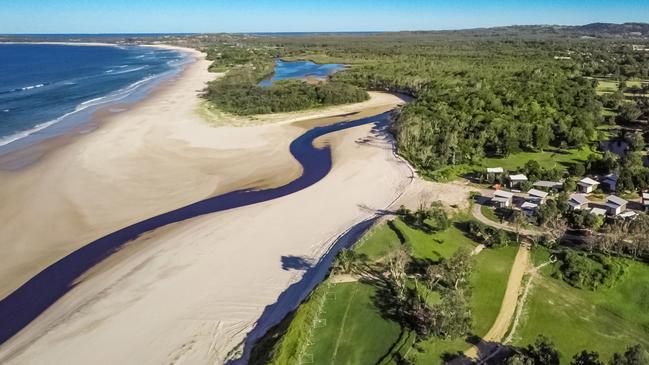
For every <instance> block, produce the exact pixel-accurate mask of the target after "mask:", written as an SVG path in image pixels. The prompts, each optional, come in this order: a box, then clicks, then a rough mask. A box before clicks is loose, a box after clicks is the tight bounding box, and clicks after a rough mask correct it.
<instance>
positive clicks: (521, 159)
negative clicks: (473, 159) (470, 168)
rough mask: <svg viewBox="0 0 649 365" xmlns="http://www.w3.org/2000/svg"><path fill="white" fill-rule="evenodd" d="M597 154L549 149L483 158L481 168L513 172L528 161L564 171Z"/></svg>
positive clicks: (590, 151) (584, 150)
mask: <svg viewBox="0 0 649 365" xmlns="http://www.w3.org/2000/svg"><path fill="white" fill-rule="evenodd" d="M593 153H597V152H596V151H593V150H592V149H591V148H590V147H588V146H586V147H584V148H582V149H571V150H566V151H560V150H558V149H549V150H547V151H544V152H519V153H514V154H512V155H510V156H508V157H505V158H492V157H490V158H485V159H484V160H483V162H482V167H483V168H486V167H498V166H499V167H502V168H504V169H505V170H508V171H510V172H514V171H517V170H519V169H520V168H521V167H523V166H524V165H525V163H526V162H527V161H529V160H536V161H538V162H539V163H540V164H541V166H542V167H544V168H552V167H559V168H562V169H564V170H565V169H566V167H567V166H566V165H569V164H572V163H575V162H585V161H586V159H587V158H588V156H589V155H591V154H593Z"/></svg>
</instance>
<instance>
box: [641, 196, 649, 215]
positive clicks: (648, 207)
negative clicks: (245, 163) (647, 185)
mask: <svg viewBox="0 0 649 365" xmlns="http://www.w3.org/2000/svg"><path fill="white" fill-rule="evenodd" d="M642 206H643V207H644V210H645V212H649V193H642Z"/></svg>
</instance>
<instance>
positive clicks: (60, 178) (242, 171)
mask: <svg viewBox="0 0 649 365" xmlns="http://www.w3.org/2000/svg"><path fill="white" fill-rule="evenodd" d="M196 52H198V51H196ZM209 64H210V62H209V61H206V60H205V59H204V58H202V57H199V58H198V59H197V61H196V62H194V63H192V64H190V65H188V66H187V69H186V70H185V71H184V72H183V74H182V77H178V78H176V79H174V80H173V81H170V83H169V85H168V87H165V88H160V89H159V90H158V91H156V93H155V94H152V95H151V96H150V97H148V98H146V99H145V100H143V101H141V102H139V103H136V105H134V106H133V107H132V108H130V109H129V110H128V111H126V112H123V113H117V114H111V115H110V116H108V117H107V118H105V119H102V120H97V122H98V128H97V129H96V130H94V131H93V132H92V133H87V134H85V135H83V136H82V138H73V139H71V140H69V141H61V145H60V146H56V148H55V149H54V150H52V151H51V153H48V154H47V155H45V157H44V158H41V159H40V160H38V161H37V162H35V163H32V164H30V165H29V166H26V167H23V168H20V169H17V170H13V171H2V170H0V179H2V181H3V183H4V184H5V186H4V188H3V190H2V191H0V200H2V201H3V202H5V203H4V204H3V207H1V208H0V219H2V220H3V222H5V224H4V225H3V226H1V227H0V236H2V237H6V240H3V242H0V245H1V246H0V247H1V248H3V251H4V252H5V253H6V256H5V259H6V262H8V263H9V264H8V265H3V266H2V267H0V278H2V281H0V297H5V296H6V295H7V294H8V293H10V292H12V291H13V290H15V288H17V287H18V286H20V285H21V284H22V283H24V282H26V281H27V280H29V279H30V278H32V277H34V275H36V274H37V273H38V272H40V271H42V270H43V268H45V267H48V266H49V265H50V264H51V263H53V262H56V261H58V260H59V259H61V258H62V257H65V256H67V255H69V254H70V252H73V251H75V250H76V249H78V248H79V247H80V246H81V245H84V244H85V243H87V242H92V241H94V240H96V239H97V238H99V237H103V236H105V235H107V234H109V233H111V232H114V231H116V230H118V229H120V228H122V227H126V226H129V225H131V224H133V223H136V222H140V221H142V220H145V219H147V218H149V217H152V216H156V215H158V214H161V213H164V212H167V211H172V210H174V209H177V208H178V207H182V206H185V205H187V204H190V203H193V202H195V201H199V200H202V199H205V198H206V197H209V196H213V195H218V194H220V193H224V192H227V191H231V190H235V189H245V188H254V189H259V188H264V187H273V186H278V185H281V184H283V183H285V182H286V181H290V180H293V179H294V178H295V177H297V176H299V175H300V174H301V167H300V166H299V165H298V163H297V162H296V161H295V160H294V158H293V156H292V155H291V154H290V152H289V144H290V142H291V141H292V140H293V139H294V138H296V137H297V136H298V135H300V134H302V133H304V131H305V129H307V128H311V127H313V126H317V125H326V124H331V123H335V122H339V121H342V120H349V119H359V118H362V116H363V115H366V114H378V113H379V112H381V111H387V110H391V109H393V108H394V107H395V106H397V105H399V104H400V103H402V101H401V99H399V98H397V97H396V96H392V95H389V94H380V93H374V94H372V95H373V98H372V99H371V100H370V101H368V102H364V103H359V104H353V105H345V106H340V107H337V108H331V109H328V110H327V111H326V112H323V111H322V110H320V111H317V112H313V111H308V112H304V113H301V114H299V115H298V114H297V113H292V114H291V115H287V114H283V115H282V114H280V115H275V116H273V118H270V120H267V121H265V123H263V124H257V125H252V126H250V125H248V126H245V127H235V126H232V125H228V124H227V121H226V123H223V124H224V125H221V126H218V127H215V126H214V125H213V124H212V125H211V124H210V123H208V122H206V121H205V120H203V119H202V118H201V117H200V116H199V115H198V113H197V112H196V110H197V108H198V107H199V104H200V102H201V99H200V98H199V94H200V91H201V90H202V89H203V87H204V85H205V83H206V82H208V81H210V80H212V79H213V78H215V77H218V75H217V74H212V73H209V72H208V71H207V68H208V66H209ZM296 120H302V122H299V123H295V121H296ZM217 124H218V123H217ZM374 133H375V132H374V131H373V129H372V128H370V127H369V126H364V127H355V128H352V129H350V130H348V131H344V132H337V133H335V134H334V135H332V136H327V137H324V138H320V139H318V140H317V141H316V146H322V145H324V144H326V145H330V146H332V161H333V168H332V171H331V172H330V173H329V175H327V176H326V177H325V178H324V179H323V180H322V181H320V182H318V183H316V184H315V185H313V186H311V187H309V188H308V189H305V190H303V191H301V192H299V193H296V194H291V195H288V196H285V197H282V198H281V199H276V200H275V201H273V202H266V203H259V204H255V205H254V206H248V207H243V208H238V209H234V210H232V211H228V212H219V213H213V214H209V215H207V216H203V217H198V218H194V219H190V220H188V221H183V222H179V223H175V224H172V225H170V226H165V227H163V228H160V229H158V230H156V231H154V232H151V233H147V234H145V235H143V236H142V237H139V238H137V239H136V240H134V241H132V242H130V243H128V244H127V245H126V246H125V247H124V248H122V249H121V250H119V251H118V252H116V253H114V254H112V255H111V256H110V257H108V259H107V260H104V261H102V262H100V263H99V264H98V265H96V267H93V268H92V269H91V270H89V271H88V272H87V273H86V274H84V276H83V277H82V278H80V279H79V280H78V282H76V283H75V288H73V289H72V291H71V292H70V293H68V294H66V295H65V296H64V297H63V298H61V299H60V300H59V301H57V302H56V303H54V305H53V306H52V307H50V308H49V309H47V310H46V311H45V312H44V313H43V314H42V315H41V316H39V317H38V318H37V319H36V320H35V321H34V322H32V324H30V325H29V326H28V327H27V328H26V329H24V330H23V331H21V332H20V333H19V334H18V335H17V336H14V338H12V339H11V340H9V341H8V342H6V343H5V344H3V345H2V346H0V358H7V359H9V358H11V359H14V356H16V357H15V359H16V360H15V361H17V362H18V363H20V362H21V360H20V359H21V358H22V359H23V360H25V359H31V360H33V361H27V362H30V363H40V362H48V361H59V362H62V363H75V361H79V363H82V362H83V359H84V357H83V356H75V355H78V354H72V353H70V352H69V351H67V350H65V349H61V348H58V347H57V346H55V345H54V344H55V343H60V342H58V341H57V340H53V339H51V338H50V337H49V335H50V334H54V335H55V333H56V332H57V331H61V330H62V331H63V333H65V334H64V337H65V338H67V340H66V341H64V342H65V343H68V342H67V341H72V342H71V343H76V342H77V341H80V342H79V344H80V345H81V346H80V347H78V348H79V351H88V354H89V356H92V355H91V354H96V353H97V351H101V349H100V348H97V347H94V346H104V345H105V344H106V343H111V344H115V345H116V348H115V353H114V354H113V356H114V357H115V358H114V360H115V362H123V361H121V360H124V361H127V360H128V361H127V362H135V361H136V360H134V359H133V358H131V357H128V358H122V357H121V356H127V354H130V353H136V355H137V357H138V360H141V361H142V362H143V363H160V362H165V361H166V360H164V359H162V358H160V356H162V357H163V358H164V357H165V356H167V355H169V354H168V352H169V351H172V350H173V349H176V348H181V347H182V346H181V345H182V343H183V342H184V341H190V340H191V338H192V336H194V335H197V334H196V333H194V332H193V331H197V332H201V329H200V328H196V327H194V326H189V327H187V323H186V322H185V320H184V318H185V317H186V316H188V315H190V316H191V315H192V314H191V313H192V312H195V310H196V308H201V310H214V311H216V312H215V314H214V315H218V316H219V317H221V318H223V322H222V323H223V324H222V325H221V326H220V327H219V328H220V329H216V330H215V331H217V332H219V333H215V334H214V336H210V342H212V345H209V343H203V342H201V347H202V346H203V345H205V346H207V347H205V348H203V347H202V348H203V350H205V351H204V352H201V353H200V354H194V355H193V356H199V357H201V356H210V357H212V356H215V358H224V356H225V353H227V352H228V351H229V350H230V349H231V348H232V346H234V345H236V343H237V342H240V341H241V340H242V339H243V337H242V336H243V335H244V334H245V332H246V330H247V329H251V328H252V324H253V323H254V321H255V318H257V317H258V316H259V315H260V314H261V313H260V311H261V308H262V307H264V306H265V305H269V304H271V303H272V302H274V301H275V300H276V298H277V295H279V293H281V292H282V291H283V290H284V289H285V288H286V287H287V286H289V285H290V283H291V282H292V281H294V280H296V279H297V278H298V277H299V276H300V275H301V271H300V270H297V271H294V270H288V271H287V269H283V268H282V267H281V265H280V267H279V270H278V266H277V265H278V263H279V262H280V261H281V260H284V258H283V257H293V256H295V257H299V256H303V255H306V256H308V257H317V256H319V255H322V252H323V249H324V248H326V247H328V245H329V244H330V243H331V241H330V238H331V237H332V236H336V235H337V234H338V233H340V232H344V231H345V230H347V229H348V228H349V227H350V226H352V225H353V224H354V223H355V222H357V221H359V220H360V219H362V218H363V217H365V216H366V215H367V214H368V212H367V211H366V209H364V208H362V207H382V206H384V202H383V200H384V199H386V198H388V197H390V196H392V194H394V192H395V191H399V190H400V187H399V186H400V184H401V181H402V180H401V179H402V177H401V176H402V172H401V170H400V169H401V168H400V167H396V166H397V165H395V164H394V159H393V156H392V155H391V152H390V154H387V153H388V150H386V149H384V148H382V147H381V146H380V144H372V143H365V142H363V141H364V140H365V139H366V138H367V136H368V135H373V134H374ZM404 174H405V172H404ZM368 184H372V185H373V186H375V188H374V189H371V191H370V189H366V188H365V187H366V186H367V185H368ZM25 186H29V187H30V189H29V190H27V189H25ZM305 201H308V202H309V204H304V202H305ZM323 212H327V213H323ZM307 217H311V219H310V218H307ZM35 222H38V223H35ZM295 223H299V224H297V225H295ZM253 226H254V228H255V229H250V227H253ZM257 243H263V245H256V244H257ZM248 255H252V256H251V257H248ZM141 260H144V261H141ZM159 260H162V261H159ZM195 260H198V261H200V262H195V263H194V264H192V262H193V261H195ZM216 262H219V263H218V264H216ZM132 265H135V266H132ZM151 265H152V266H151ZM169 265H170V266H169ZM190 268H191V270H192V274H191V279H189V278H187V277H185V275H184V274H183V272H184V271H185V269H190ZM196 270H198V271H196ZM140 275H144V276H140ZM196 275H198V277H197V276H196ZM259 275H261V277H264V278H265V279H264V280H262V281H261V282H259V280H258V278H259ZM207 277H210V278H213V279H212V280H207V281H205V280H204V278H207ZM228 278H229V279H228ZM161 279H164V280H161ZM235 279H236V281H237V282H238V284H237V285H235V286H232V285H231V284H232V283H233V281H232V280H235ZM115 280H117V281H115ZM126 282H128V283H130V284H129V285H127V286H126V287H124V286H123V285H122V284H120V283H126ZM256 282H259V284H260V285H261V284H264V285H263V286H262V287H259V288H257V287H254V288H249V287H248V284H249V283H256ZM205 284H208V285H209V287H207V288H203V287H201V286H202V285H205ZM132 285H134V286H132ZM197 285H198V286H197ZM142 286H143V287H142ZM138 287H140V288H141V289H137V288H138ZM145 288H149V289H151V290H153V289H156V288H157V289H156V290H154V292H149V289H146V290H145ZM239 288H240V289H242V290H243V289H251V290H252V291H251V292H250V293H248V294H245V293H242V292H240V290H239ZM158 289H162V290H163V291H162V292H159V291H157V290H158ZM97 290H99V292H97ZM133 290H135V291H133ZM142 290H144V291H142ZM168 290H171V292H168ZM188 290H190V291H189V292H188ZM102 293H103V294H102ZM145 293H146V295H145ZM219 293H222V294H223V295H224V296H223V297H221V296H220V295H218V294H219ZM160 294H162V295H163V298H164V299H162V298H160V297H159V295H160ZM97 295H99V297H97ZM168 295H171V296H168ZM197 295H198V297H197ZM204 295H209V296H210V298H211V299H209V300H208V302H204V300H206V298H205V297H204ZM214 295H216V297H214ZM249 295H253V297H249ZM100 298H105V299H106V300H109V301H111V302H112V301H113V300H117V302H114V303H112V304H109V305H108V307H107V308H114V309H120V308H121V309H120V311H121V310H123V311H124V314H125V315H126V317H121V319H126V321H122V320H115V321H112V320H111V321H108V322H104V321H102V318H104V309H101V308H94V307H93V306H94V304H93V303H99V302H102V301H103V300H102V299H100ZM174 298H175V299H174ZM177 298H186V299H187V300H183V301H179V300H177ZM228 298H229V299H228ZM124 300H126V302H124ZM150 300H154V301H155V302H158V303H160V300H162V301H161V302H165V303H168V304H169V305H170V308H173V310H170V311H166V310H164V311H162V312H157V311H158V309H155V308H159V306H156V305H153V306H151V305H149V306H147V307H148V309H143V308H142V307H141V306H140V305H139V304H138V303H140V304H143V303H144V302H147V303H149V301H150ZM214 300H216V301H219V300H226V302H221V303H214V302H212V301H214ZM228 301H230V302H232V303H235V302H236V303H238V305H239V306H242V308H243V309H245V310H243V311H242V312H241V313H240V314H237V313H239V312H236V311H235V312H233V309H232V307H231V306H230V305H229V304H228ZM125 305H126V306H125ZM188 305H189V307H188ZM195 306H197V307H195ZM102 307H103V306H102ZM91 309H92V310H91ZM187 310H189V312H187ZM154 313H157V314H155V315H154ZM131 314H135V316H136V317H130V315H131ZM115 315H117V314H115ZM149 315H154V317H155V318H153V317H150V316H149ZM109 316H112V315H109ZM179 316H180V317H179ZM75 318H76V319H75ZM79 319H81V320H85V319H90V320H91V323H90V324H84V325H82V328H77V327H76V326H77V322H76V321H77V320H79ZM152 319H153V320H154V321H153V322H150V321H149V320H152ZM134 323H141V324H142V325H141V326H138V328H137V329H136V328H133V324H134ZM197 323H198V322H197ZM105 325H107V326H108V327H110V328H108V327H104V326H105ZM160 326H162V327H160ZM74 328H76V329H74ZM201 328H202V327H201ZM69 331H71V332H69ZM142 331H144V332H146V333H142ZM149 331H152V332H149ZM188 331H190V332H188ZM221 331H225V332H221ZM156 333H173V334H174V335H173V336H170V337H169V338H168V339H159V340H162V341H163V342H164V343H158V344H157V345H159V346H153V347H150V345H152V343H149V344H148V345H147V344H141V343H139V342H138V339H145V338H156V336H155V334H156ZM55 336H56V335H55ZM88 336H90V337H88ZM95 336H98V337H95ZM106 336H107V337H106ZM132 336H136V337H135V338H132ZM126 339H128V340H126ZM51 340H53V341H54V342H50V341H51ZM25 341H27V342H25ZM86 341H89V342H86ZM217 342H218V343H217ZM26 343H27V344H28V345H25V344H26ZM43 344H45V347H41V345H43ZM60 344H63V343H60ZM25 346H26V347H25ZM131 346H135V347H131ZM64 347H65V345H64ZM208 347H209V349H208ZM66 348H70V347H66ZM136 349H137V351H136ZM16 351H17V352H16ZM134 351H135V352H134ZM161 351H162V352H163V353H161ZM173 351H175V350H173ZM173 351H172V352H173ZM205 354H209V355H205ZM23 355H24V356H25V357H23ZM41 356H42V357H41ZM169 356H171V355H169ZM174 356H175V355H174ZM39 359H40V360H39ZM155 359H159V360H160V361H159V362H156V361H155ZM168 360H170V359H168ZM9 362H11V361H9Z"/></svg>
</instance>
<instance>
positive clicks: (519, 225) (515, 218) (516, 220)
mask: <svg viewBox="0 0 649 365" xmlns="http://www.w3.org/2000/svg"><path fill="white" fill-rule="evenodd" d="M511 219H512V223H513V224H514V229H515V230H516V244H520V243H521V232H522V231H523V228H524V227H525V225H526V224H527V218H526V217H525V215H524V214H523V213H521V212H519V211H514V214H512V218H511Z"/></svg>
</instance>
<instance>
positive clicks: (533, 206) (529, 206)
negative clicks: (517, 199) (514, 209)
mask: <svg viewBox="0 0 649 365" xmlns="http://www.w3.org/2000/svg"><path fill="white" fill-rule="evenodd" d="M538 207H539V205H538V204H534V203H530V202H525V203H523V205H521V209H536V208H538Z"/></svg>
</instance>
